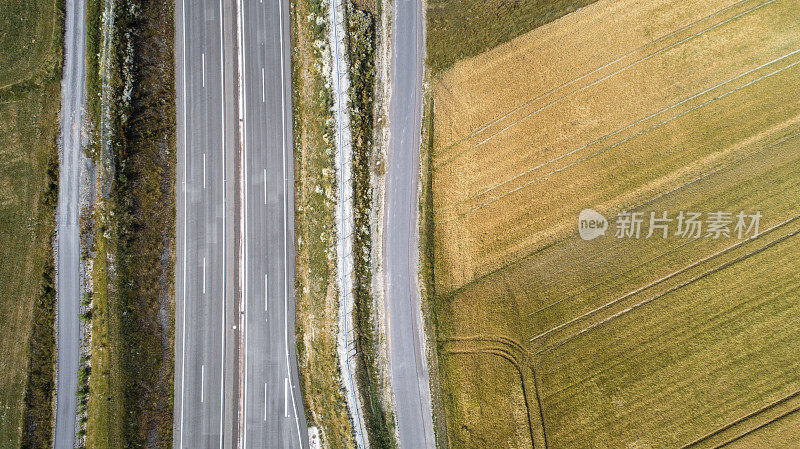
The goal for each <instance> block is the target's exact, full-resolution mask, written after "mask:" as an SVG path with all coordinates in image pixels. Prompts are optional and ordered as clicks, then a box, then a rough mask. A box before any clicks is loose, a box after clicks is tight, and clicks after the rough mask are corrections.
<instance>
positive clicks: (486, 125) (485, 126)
mask: <svg viewBox="0 0 800 449" xmlns="http://www.w3.org/2000/svg"><path fill="white" fill-rule="evenodd" d="M776 1H777V0H768V1H766V2H763V3H760V4H758V5H756V6H754V7H752V8H750V9H748V10H746V11H743V12H741V13H739V14H736V15H734V16H732V17H729V18H727V19H724V20H723V21H721V22H717V23H714V24H713V25H710V26H709V27H707V28H705V29H703V30H701V31H699V32H696V33H694V34H691V35H689V36H688V37H686V38H683V39H680V40H679V41H677V42H674V43H672V44H669V45H667V46H666V47H662V48H659V49H657V50H656V51H654V52H653V53H649V54H646V55H645V56H644V57H642V58H640V59H637V60H635V61H633V62H631V63H629V64H628V65H626V66H623V67H622V68H620V69H618V70H616V71H614V72H612V73H611V74H609V75H606V76H604V77H602V78H600V79H597V80H595V81H592V82H591V83H590V84H588V85H586V86H583V87H580V88H579V89H578V90H575V91H571V92H568V93H566V94H565V95H563V96H561V97H558V98H556V99H554V100H552V101H550V102H549V103H546V104H545V105H544V106H542V107H540V108H538V109H535V110H533V111H532V112H530V113H529V114H527V115H524V116H522V117H521V118H519V119H518V120H517V121H515V122H512V123H511V124H509V125H507V126H506V127H505V128H502V129H500V130H499V131H497V132H496V133H494V134H492V135H490V136H489V137H487V138H486V139H484V140H482V141H480V142H478V143H476V144H473V145H471V146H469V147H467V148H465V149H463V150H462V151H460V152H458V153H455V154H454V155H452V156H450V157H448V158H447V159H445V160H443V161H440V162H437V163H435V164H434V168H439V167H441V166H444V165H447V164H449V163H450V162H452V161H453V160H454V159H455V158H456V157H458V156H459V155H462V154H464V153H466V152H469V151H471V150H473V149H475V148H477V147H479V146H481V145H483V144H484V143H486V142H488V141H489V140H491V139H492V138H494V137H495V136H497V135H499V134H501V133H503V132H505V131H507V130H508V129H511V128H513V127H514V126H516V125H517V124H518V123H520V122H521V121H523V120H526V119H528V118H530V117H532V116H534V115H536V114H538V113H539V112H542V111H543V110H545V109H547V108H549V107H550V106H553V105H555V104H557V103H558V102H560V101H561V100H564V99H567V98H570V97H572V96H574V95H576V94H578V93H580V92H583V91H585V90H587V89H589V88H591V87H593V86H595V85H597V84H600V83H602V82H603V81H607V80H608V79H611V78H613V77H614V76H616V75H618V74H620V73H622V72H624V71H626V70H627V69H629V68H631V67H634V66H636V65H638V64H639V63H641V62H645V61H647V60H649V59H651V58H653V57H655V56H657V55H659V54H661V53H664V52H667V51H669V50H671V49H673V48H676V47H678V46H679V45H681V44H684V43H686V42H688V41H690V40H693V39H695V38H697V37H700V36H702V35H703V34H705V33H707V32H709V31H711V30H714V29H716V28H719V27H720V26H723V25H727V24H728V23H730V22H732V21H734V20H736V19H739V18H741V17H743V16H745V15H747V14H750V13H751V12H754V11H756V10H758V9H761V8H762V7H764V6H767V5H769V4H771V3H774V2H776ZM745 3H755V1H754V0H742V1H740V2H738V3H735V4H733V5H729V6H727V7H725V8H723V9H720V10H718V11H715V12H714V13H712V14H709V15H707V16H704V17H702V18H700V19H698V20H696V21H695V22H692V23H690V24H688V25H685V26H683V27H681V28H679V29H677V30H675V31H672V32H670V33H668V34H665V35H663V36H661V37H659V38H657V39H655V40H653V41H650V42H648V43H646V44H644V45H641V46H639V47H638V48H636V49H634V50H632V51H630V52H628V53H626V54H624V55H622V56H620V57H618V58H617V59H615V60H613V61H611V62H608V63H606V64H605V65H602V66H600V67H597V68H595V69H592V70H590V71H589V72H586V73H584V74H583V75H581V76H579V77H578V78H575V79H573V80H571V81H568V82H565V83H563V84H561V85H559V86H557V87H555V88H553V89H551V90H549V91H547V92H545V93H543V94H541V95H539V96H537V97H535V98H533V99H531V100H529V101H527V102H526V103H524V104H522V105H519V106H517V107H515V108H513V109H512V110H511V111H509V112H507V113H505V114H503V115H502V116H500V117H498V118H496V119H493V120H491V121H489V122H486V123H484V124H482V125H480V127H479V129H477V130H475V131H474V132H472V133H470V134H469V135H467V136H465V137H463V138H461V139H459V140H458V141H456V142H453V143H452V144H450V145H448V146H446V147H444V148H442V149H441V150H440V151H446V150H449V149H452V148H454V147H457V146H460V145H461V144H462V143H464V142H465V141H467V140H469V139H471V138H473V137H475V136H477V135H479V134H482V133H483V132H484V131H485V130H487V129H489V128H490V127H492V126H493V125H495V124H497V123H499V122H501V121H502V120H504V119H506V118H508V117H510V116H511V115H512V114H514V113H516V112H517V111H520V110H522V109H524V108H527V107H528V106H530V105H531V104H533V103H535V102H537V101H539V100H542V99H544V98H546V97H549V96H550V95H552V94H554V93H556V92H558V91H559V90H561V89H562V88H564V87H567V86H570V85H572V84H574V83H576V82H578V81H580V80H582V79H584V78H587V77H589V76H590V75H592V74H595V73H597V72H599V71H601V70H603V69H606V68H608V67H611V66H613V65H614V64H616V63H618V62H620V61H622V60H624V59H626V58H628V57H630V56H632V55H634V54H636V53H639V52H641V51H643V50H645V49H647V48H648V47H651V46H654V45H655V44H658V43H662V42H663V41H666V40H668V39H669V38H671V37H674V36H676V35H678V34H679V33H682V32H683V31H686V30H688V29H691V28H694V27H695V26H696V25H698V24H700V23H702V22H704V21H707V20H709V19H711V18H713V17H715V16H718V15H722V14H725V13H727V12H730V11H731V10H734V9H735V8H737V7H739V6H742V5H743V4H745ZM439 84H441V85H442V86H444V83H443V82H440V83H439ZM447 91H448V93H450V94H451V96H452V93H451V92H450V90H449V88H448V89H447Z"/></svg>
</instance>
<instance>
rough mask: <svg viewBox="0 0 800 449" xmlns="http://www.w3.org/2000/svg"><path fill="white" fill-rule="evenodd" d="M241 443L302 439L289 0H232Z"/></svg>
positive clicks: (291, 443)
mask: <svg viewBox="0 0 800 449" xmlns="http://www.w3.org/2000/svg"><path fill="white" fill-rule="evenodd" d="M238 1H239V10H240V12H241V15H240V16H239V30H238V32H239V33H240V41H241V42H242V45H241V48H240V55H239V58H240V59H239V67H240V80H241V84H240V104H239V108H240V109H239V110H240V117H241V122H240V126H241V131H242V139H241V160H242V166H241V175H240V176H241V178H242V190H241V192H240V195H241V198H242V201H241V203H242V211H241V214H242V215H241V216H242V224H243V226H242V235H243V245H242V248H243V251H242V254H241V261H242V262H241V263H242V276H243V279H244V283H243V291H242V302H241V317H240V323H241V325H242V329H243V338H242V340H241V341H242V343H241V344H242V348H241V349H242V357H243V372H242V385H241V390H240V394H241V413H242V418H241V424H240V438H241V444H240V447H242V448H251V447H252V448H256V447H258V448H261V447H280V448H298V447H303V448H304V447H308V432H307V430H306V423H305V413H304V412H303V401H302V397H301V394H300V388H299V375H298V372H297V360H296V353H295V347H296V346H295V338H294V329H295V324H294V322H295V300H294V267H295V262H294V260H295V253H294V193H293V192H294V155H293V151H292V150H293V144H292V142H293V138H292V104H291V97H292V89H291V67H290V54H291V47H290V45H291V44H290V34H289V4H288V1H286V0H238Z"/></svg>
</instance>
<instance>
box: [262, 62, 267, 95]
mask: <svg viewBox="0 0 800 449" xmlns="http://www.w3.org/2000/svg"><path fill="white" fill-rule="evenodd" d="M266 90H267V85H266V81H264V67H261V102H262V103H263V102H264V101H265V100H266V97H265V95H266Z"/></svg>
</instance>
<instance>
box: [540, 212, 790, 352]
mask: <svg viewBox="0 0 800 449" xmlns="http://www.w3.org/2000/svg"><path fill="white" fill-rule="evenodd" d="M799 218H800V215H797V216H794V217H792V218H789V219H788V220H785V221H783V222H781V223H778V224H776V225H775V226H772V227H770V228H769V229H767V230H765V231H764V232H763V233H761V234H759V235H758V237H757V238H751V239H747V240H743V241H741V242H739V243H736V244H735V245H731V246H729V247H727V248H725V249H723V250H721V251H718V252H716V253H714V254H712V255H710V256H706V257H704V258H702V259H700V260H698V261H696V262H693V263H692V264H690V265H688V266H686V267H684V268H681V269H680V270H678V271H675V272H673V273H671V274H669V275H667V276H664V277H663V278H661V279H658V280H656V281H653V282H651V283H650V284H647V285H645V286H643V287H640V288H638V289H636V290H634V291H632V292H630V293H627V294H625V295H623V296H621V297H619V298H616V299H614V300H612V301H610V302H608V303H606V304H604V305H602V306H600V307H597V308H595V309H593V310H591V311H589V312H586V313H584V314H582V315H580V316H578V317H575V318H573V319H571V320H569V321H567V322H566V323H563V324H560V325H558V326H556V327H553V328H552V329H549V330H547V331H545V332H542V333H540V334H538V335H536V336H534V337H533V338H531V339H530V342H531V343H535V342H536V341H537V340H541V339H542V338H544V337H547V336H549V335H550V334H552V333H554V332H557V331H561V330H562V329H566V330H565V332H568V331H569V330H570V329H569V328H574V327H575V325H576V324H577V323H579V322H580V321H582V320H584V319H586V318H590V317H592V316H594V315H596V314H597V313H598V312H601V311H603V310H606V309H608V308H610V307H611V306H613V305H616V304H618V303H620V302H622V301H624V300H626V299H629V298H632V297H634V296H636V295H638V294H639V293H642V292H644V291H646V290H648V289H650V288H652V287H654V286H656V285H658V284H661V283H663V282H664V281H667V280H669V279H672V278H674V277H675V276H677V275H679V274H681V273H684V272H688V270H690V269H691V268H695V267H699V266H701V265H703V264H704V263H705V262H707V261H709V260H712V259H714V258H716V257H718V256H721V255H724V254H726V253H729V252H730V251H732V250H734V249H737V248H739V247H742V246H743V245H745V244H746V243H749V242H754V241H760V238H761V237H762V236H764V235H766V234H769V233H771V231H774V230H777V229H779V228H781V227H783V226H785V225H788V224H790V223H792V222H794V221H796V220H797V219H799ZM797 235H800V229H796V230H793V231H791V232H790V233H788V234H785V235H782V236H780V237H778V238H776V239H775V240H772V241H770V242H768V243H766V244H764V245H763V246H761V247H759V248H757V249H755V250H753V251H751V252H748V253H746V254H744V255H742V256H739V257H737V258H735V259H733V260H730V261H727V262H725V263H723V264H721V265H719V266H717V267H714V268H711V269H709V270H707V271H705V272H703V273H701V274H699V275H697V276H695V277H693V278H691V279H689V280H687V281H684V282H681V283H680V284H678V285H675V286H673V287H670V288H668V289H667V290H665V291H664V292H661V293H658V294H656V295H654V296H651V297H649V298H646V299H644V300H642V301H639V302H637V303H634V304H632V305H629V306H628V307H626V308H624V309H622V310H620V311H617V312H614V313H612V314H611V315H609V316H606V317H604V318H602V319H601V320H600V321H598V322H596V323H593V324H591V325H589V326H587V327H584V328H582V329H580V330H575V329H573V330H572V332H569V333H568V334H567V335H566V336H565V337H564V338H562V339H561V340H558V341H556V342H553V343H549V344H544V345H541V346H539V347H537V348H534V349H533V352H534V353H535V354H536V355H540V354H544V353H547V352H551V351H553V350H555V349H557V348H559V347H561V346H563V345H565V344H566V343H568V342H570V341H572V340H574V339H575V338H577V337H578V336H580V335H582V334H584V333H586V332H589V331H591V330H593V329H595V328H597V327H600V326H603V325H605V324H608V323H609V322H611V321H613V320H614V319H616V318H619V317H620V316H622V315H625V314H627V313H628V312H631V311H633V310H636V309H638V308H640V307H641V306H644V305H647V304H649V303H651V302H653V301H655V300H657V299H661V298H663V297H665V296H667V295H669V294H670V293H674V292H676V291H678V290H680V289H682V288H684V287H686V286H689V285H691V284H693V283H694V282H696V281H698V280H701V279H704V278H706V277H708V276H710V275H712V274H714V273H717V272H719V271H722V270H724V269H727V268H730V267H731V266H733V265H736V264H737V263H739V262H742V261H744V260H746V259H748V258H750V257H751V256H754V255H756V254H759V253H761V252H763V251H765V250H767V249H769V248H772V247H773V246H775V245H777V244H779V243H782V242H784V241H786V240H788V239H790V238H792V237H796V236H797Z"/></svg>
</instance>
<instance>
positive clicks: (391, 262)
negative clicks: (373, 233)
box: [383, 0, 435, 449]
mask: <svg viewBox="0 0 800 449" xmlns="http://www.w3.org/2000/svg"><path fill="white" fill-rule="evenodd" d="M392 8H393V11H392V12H393V17H392V43H391V45H392V57H391V80H392V94H391V99H390V104H389V126H390V131H389V149H388V160H387V166H388V167H387V179H386V197H385V204H384V206H385V208H386V209H385V215H384V216H385V218H384V226H385V228H384V242H383V243H384V253H383V265H384V268H385V279H384V282H385V285H384V288H385V292H386V317H387V320H388V326H387V327H388V334H389V335H388V338H387V340H388V342H389V359H390V366H391V373H392V376H391V377H392V389H393V391H394V396H395V406H396V410H395V411H396V414H397V426H398V433H399V437H400V440H399V444H400V447H401V448H405V449H417V448H433V447H435V446H434V435H433V419H432V415H431V395H430V387H429V385H430V384H429V377H428V365H427V362H426V357H425V352H424V351H425V340H424V335H423V326H422V317H421V309H420V298H419V289H418V286H417V273H418V270H417V266H418V260H419V244H418V228H417V204H418V195H417V183H418V175H419V145H420V131H421V123H422V118H421V116H422V76H423V60H424V54H425V47H424V46H425V40H424V33H425V29H424V17H423V14H422V8H423V6H422V2H420V1H419V0H395V1H394V2H392Z"/></svg>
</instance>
